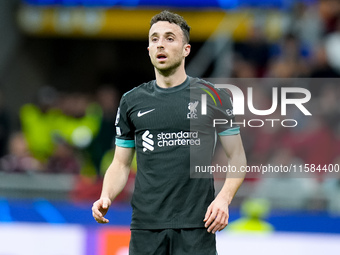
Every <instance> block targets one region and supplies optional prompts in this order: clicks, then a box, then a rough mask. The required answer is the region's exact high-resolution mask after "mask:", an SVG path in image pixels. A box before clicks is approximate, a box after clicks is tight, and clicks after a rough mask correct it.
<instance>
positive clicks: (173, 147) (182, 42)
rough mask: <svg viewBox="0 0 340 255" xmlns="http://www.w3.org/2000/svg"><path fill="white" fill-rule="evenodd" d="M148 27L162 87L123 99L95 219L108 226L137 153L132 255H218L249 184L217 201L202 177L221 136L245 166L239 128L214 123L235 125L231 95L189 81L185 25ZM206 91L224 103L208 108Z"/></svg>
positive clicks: (225, 191)
mask: <svg viewBox="0 0 340 255" xmlns="http://www.w3.org/2000/svg"><path fill="white" fill-rule="evenodd" d="M150 25H151V26H150V30H149V47H148V51H149V56H150V59H151V62H152V64H153V66H154V70H155V75H156V80H153V81H150V82H148V83H144V84H142V85H140V86H138V87H136V88H134V89H132V90H131V91H129V92H127V93H125V94H124V95H123V97H122V99H121V102H120V107H119V110H118V113H117V118H116V133H117V136H116V150H115V155H114V159H113V161H112V164H111V165H110V166H109V168H108V170H107V172H106V174H105V177H104V182H103V189H102V193H101V197H100V199H99V200H97V201H96V202H94V204H93V207H92V212H93V217H94V218H95V220H96V221H97V222H98V223H107V222H109V220H108V219H106V218H105V214H106V213H107V211H108V209H109V207H110V205H111V203H112V201H113V200H114V198H115V197H116V196H117V195H118V194H119V192H121V191H122V189H123V188H124V185H125V184H126V181H127V178H128V175H129V171H130V164H131V161H132V158H133V156H134V152H135V150H136V153H137V175H136V180H135V190H134V193H133V197H132V201H131V205H132V208H133V214H132V222H131V240H130V246H129V254H130V255H152V254H155V255H163V254H164V255H215V254H216V253H217V252H216V241H215V233H216V231H220V230H222V229H224V228H225V227H226V226H227V224H228V218H229V213H228V206H229V204H230V203H231V200H232V199H233V197H234V195H235V193H236V191H237V190H238V188H239V187H240V185H241V183H242V181H243V178H244V176H241V175H239V176H236V177H235V178H226V180H225V183H224V185H223V187H222V189H221V191H220V192H219V193H218V195H217V196H216V197H215V194H214V193H215V191H214V182H213V178H212V177H211V175H210V174H208V175H209V178H206V177H207V176H205V175H201V173H199V172H197V171H196V170H197V169H206V167H207V166H209V164H211V160H212V156H213V152H214V149H215V143H216V137H217V134H218V135H219V138H220V141H221V144H222V146H223V148H224V150H225V152H226V155H227V157H228V160H229V164H230V165H232V166H235V167H236V168H238V169H240V167H241V166H245V165H246V158H245V154H244V149H243V145H242V142H241V138H240V134H239V127H235V126H234V127H233V126H231V125H230V124H229V123H230V121H225V122H226V124H224V125H216V127H214V125H213V120H214V119H225V120H232V119H233V118H234V116H233V114H232V105H231V100H230V96H229V94H228V93H227V92H226V91H224V90H218V89H216V88H214V85H212V84H210V83H208V82H206V81H204V80H202V79H199V78H192V77H189V76H187V74H186V72H185V66H184V63H185V58H186V57H187V56H188V55H189V53H190V47H191V46H190V44H189V31H190V27H189V26H188V24H187V23H186V21H185V20H184V19H183V18H182V17H181V16H179V15H178V14H175V13H171V12H168V11H163V12H161V13H159V14H157V15H155V16H154V17H153V18H152V19H151V24H150ZM207 91H208V92H209V94H211V95H213V94H212V93H214V94H215V93H216V94H215V96H216V98H217V95H218V100H213V99H212V98H210V97H206V98H205V100H203V101H202V100H201V99H202V98H203V97H202V94H207V93H206V92H207ZM214 101H215V102H214ZM197 166H198V168H197ZM202 172H204V171H202ZM227 177H228V176H227Z"/></svg>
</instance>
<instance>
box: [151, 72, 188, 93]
mask: <svg viewBox="0 0 340 255" xmlns="http://www.w3.org/2000/svg"><path fill="white" fill-rule="evenodd" d="M155 73H156V83H157V85H158V86H159V87H161V88H172V87H175V86H178V85H181V84H182V83H183V82H184V81H185V80H186V78H187V74H186V72H185V69H184V68H178V69H177V70H176V71H175V72H173V73H171V74H164V73H162V72H159V71H157V70H155Z"/></svg>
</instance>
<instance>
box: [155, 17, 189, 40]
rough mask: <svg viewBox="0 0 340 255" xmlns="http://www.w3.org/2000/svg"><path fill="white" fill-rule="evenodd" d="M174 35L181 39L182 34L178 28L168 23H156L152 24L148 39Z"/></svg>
mask: <svg viewBox="0 0 340 255" xmlns="http://www.w3.org/2000/svg"><path fill="white" fill-rule="evenodd" d="M166 34H174V35H176V36H179V37H183V32H182V29H181V27H180V26H178V25H176V24H175V23H170V22H168V21H158V22H156V23H155V24H153V25H152V26H151V28H150V30H149V37H151V36H153V35H158V36H160V35H166Z"/></svg>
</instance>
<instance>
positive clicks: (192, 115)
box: [116, 77, 239, 229]
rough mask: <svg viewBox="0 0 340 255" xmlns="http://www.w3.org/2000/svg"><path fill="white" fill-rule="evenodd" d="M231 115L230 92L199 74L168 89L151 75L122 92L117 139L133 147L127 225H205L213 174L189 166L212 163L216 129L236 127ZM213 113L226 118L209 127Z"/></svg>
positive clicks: (228, 130)
mask: <svg viewBox="0 0 340 255" xmlns="http://www.w3.org/2000/svg"><path fill="white" fill-rule="evenodd" d="M202 95H208V96H205V100H203V101H202V98H203V97H202ZM233 118H234V116H233V114H232V103H231V99H230V95H229V94H228V93H227V92H226V91H225V90H218V89H217V88H215V87H214V85H212V84H210V83H208V82H206V81H204V80H202V79H198V78H192V77H188V78H187V79H186V81H185V82H184V83H182V84H180V85H178V86H176V87H172V88H168V89H164V88H161V87H159V86H157V84H156V81H155V80H154V81H151V82H148V83H144V84H142V85H140V86H138V87H136V88H134V89H132V90H131V91H129V92H127V93H125V94H124V95H123V97H122V99H121V102H120V107H119V110H118V113H117V119H116V133H117V137H116V145H117V146H120V147H135V148H136V153H137V175H136V180H135V190H134V193H133V197H132V201H131V205H132V208H133V214H132V223H131V229H165V228H197V227H204V222H203V219H204V215H205V212H206V210H207V207H208V206H209V204H210V203H211V202H212V200H213V199H214V183H213V178H212V176H209V178H193V176H192V175H191V174H190V172H191V173H192V171H194V169H195V165H198V166H203V165H210V164H211V160H212V156H213V153H214V149H215V145H216V137H217V134H219V135H235V134H238V133H239V127H233V126H231V125H230V121H229V120H231V119H233ZM214 119H224V120H227V121H225V122H226V123H225V124H223V125H217V126H216V127H214V126H213V120H214ZM198 177H200V176H198Z"/></svg>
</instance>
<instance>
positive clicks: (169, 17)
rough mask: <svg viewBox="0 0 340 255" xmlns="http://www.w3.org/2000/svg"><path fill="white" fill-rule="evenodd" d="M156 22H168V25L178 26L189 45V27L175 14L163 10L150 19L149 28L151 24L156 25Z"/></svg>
mask: <svg viewBox="0 0 340 255" xmlns="http://www.w3.org/2000/svg"><path fill="white" fill-rule="evenodd" d="M158 21H168V22H170V23H174V24H176V25H178V26H179V27H180V28H181V29H182V31H183V34H184V38H185V40H186V43H189V40H190V27H189V25H188V23H187V22H186V21H185V19H184V18H183V17H182V16H180V15H178V14H177V13H173V12H169V11H167V10H164V11H162V12H160V13H158V14H156V15H155V16H153V17H152V19H151V21H150V28H151V27H152V25H153V24H155V23H157V22H158Z"/></svg>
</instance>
